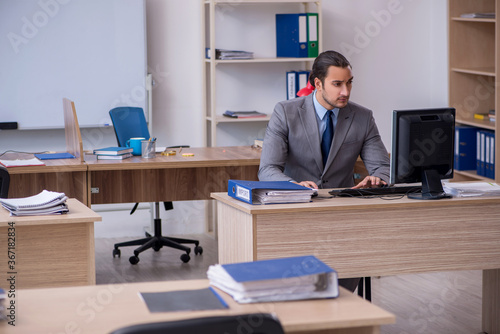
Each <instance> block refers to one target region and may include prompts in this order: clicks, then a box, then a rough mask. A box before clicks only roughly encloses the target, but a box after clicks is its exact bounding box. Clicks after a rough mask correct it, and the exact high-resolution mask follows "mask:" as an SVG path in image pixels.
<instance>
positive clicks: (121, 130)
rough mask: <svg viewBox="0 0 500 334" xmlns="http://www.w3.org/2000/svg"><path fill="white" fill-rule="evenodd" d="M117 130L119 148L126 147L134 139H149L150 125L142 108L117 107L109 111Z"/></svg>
mask: <svg viewBox="0 0 500 334" xmlns="http://www.w3.org/2000/svg"><path fill="white" fill-rule="evenodd" d="M109 116H110V117H111V121H112V122H113V127H114V128H115V134H116V140H117V141H118V146H125V145H126V142H127V140H129V139H130V138H134V137H144V138H146V139H149V137H150V136H149V130H148V124H147V123H146V117H145V116H144V111H143V110H142V108H137V107H117V108H114V109H111V110H110V111H109Z"/></svg>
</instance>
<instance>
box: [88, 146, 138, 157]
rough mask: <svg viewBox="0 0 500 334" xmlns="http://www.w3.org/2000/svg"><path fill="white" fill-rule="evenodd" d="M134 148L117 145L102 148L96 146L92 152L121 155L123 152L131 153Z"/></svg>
mask: <svg viewBox="0 0 500 334" xmlns="http://www.w3.org/2000/svg"><path fill="white" fill-rule="evenodd" d="M133 150H134V149H133V148H131V147H117V146H110V147H104V148H98V149H95V150H94V154H97V155H98V154H101V155H122V154H125V153H131V152H132V151H133Z"/></svg>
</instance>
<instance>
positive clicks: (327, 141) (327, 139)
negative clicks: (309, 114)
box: [321, 110, 333, 166]
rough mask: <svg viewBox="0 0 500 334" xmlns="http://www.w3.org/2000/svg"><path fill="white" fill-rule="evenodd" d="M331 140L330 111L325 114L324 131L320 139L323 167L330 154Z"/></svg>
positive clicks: (331, 124)
mask: <svg viewBox="0 0 500 334" xmlns="http://www.w3.org/2000/svg"><path fill="white" fill-rule="evenodd" d="M332 139H333V123H332V111H331V110H328V111H327V112H326V129H325V132H323V138H322V139H321V153H322V154H323V166H324V165H326V159H328V153H329V152H330V146H331V145H332Z"/></svg>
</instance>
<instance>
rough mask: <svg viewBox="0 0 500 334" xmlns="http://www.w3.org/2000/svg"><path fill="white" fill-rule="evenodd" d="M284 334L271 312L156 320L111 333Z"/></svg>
mask: <svg viewBox="0 0 500 334" xmlns="http://www.w3.org/2000/svg"><path fill="white" fill-rule="evenodd" d="M199 333H204V334H226V333H227V334H237V333H249V334H250V333H251V334H284V331H283V327H281V323H280V322H279V320H278V319H277V318H276V317H274V316H273V315H271V314H267V313H252V314H241V315H234V316H220V317H207V318H195V319H186V320H178V321H165V322H155V323H147V324H140V325H133V326H128V327H124V328H120V329H117V330H115V331H113V332H111V333H110V334H199Z"/></svg>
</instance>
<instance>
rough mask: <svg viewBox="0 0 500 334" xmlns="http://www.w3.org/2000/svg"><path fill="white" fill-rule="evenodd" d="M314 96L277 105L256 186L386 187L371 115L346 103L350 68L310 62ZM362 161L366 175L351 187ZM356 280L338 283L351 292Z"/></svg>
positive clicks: (332, 58) (329, 59) (339, 58)
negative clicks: (358, 162) (357, 164)
mask: <svg viewBox="0 0 500 334" xmlns="http://www.w3.org/2000/svg"><path fill="white" fill-rule="evenodd" d="M309 82H310V83H311V85H313V86H314V87H315V91H314V92H313V93H312V94H310V95H308V96H305V97H299V98H296V99H292V100H287V101H283V102H279V103H278V104H277V105H276V107H275V109H274V112H273V114H272V116H271V119H270V121H269V125H268V127H267V130H266V135H265V137H264V145H263V148H262V155H261V161H260V168H259V180H261V181H291V182H296V183H298V184H301V185H304V186H306V187H310V188H315V189H317V188H346V187H353V188H368V187H378V186H382V185H385V184H387V182H388V181H389V155H388V153H387V150H386V148H385V146H384V144H383V142H382V140H381V138H380V135H379V132H378V129H377V126H376V124H375V120H374V118H373V113H372V111H371V110H369V109H367V108H365V107H362V106H360V105H358V104H356V103H353V102H349V97H350V93H351V88H352V82H353V75H352V67H351V65H350V63H349V62H348V61H347V59H346V58H345V57H344V56H343V55H341V54H340V53H338V52H335V51H325V52H323V53H321V54H320V55H319V56H318V57H317V58H316V60H315V61H314V64H313V67H312V71H311V74H310V77H309ZM358 156H360V157H361V159H362V160H363V162H364V164H365V167H366V169H367V170H368V173H369V175H368V176H367V177H366V178H365V179H364V180H362V181H361V182H360V183H358V184H357V185H354V164H355V162H356V160H357V158H358ZM358 282H359V278H357V279H346V280H340V284H341V285H342V286H344V287H346V288H348V289H350V290H351V291H354V290H355V288H356V286H357V284H358Z"/></svg>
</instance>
